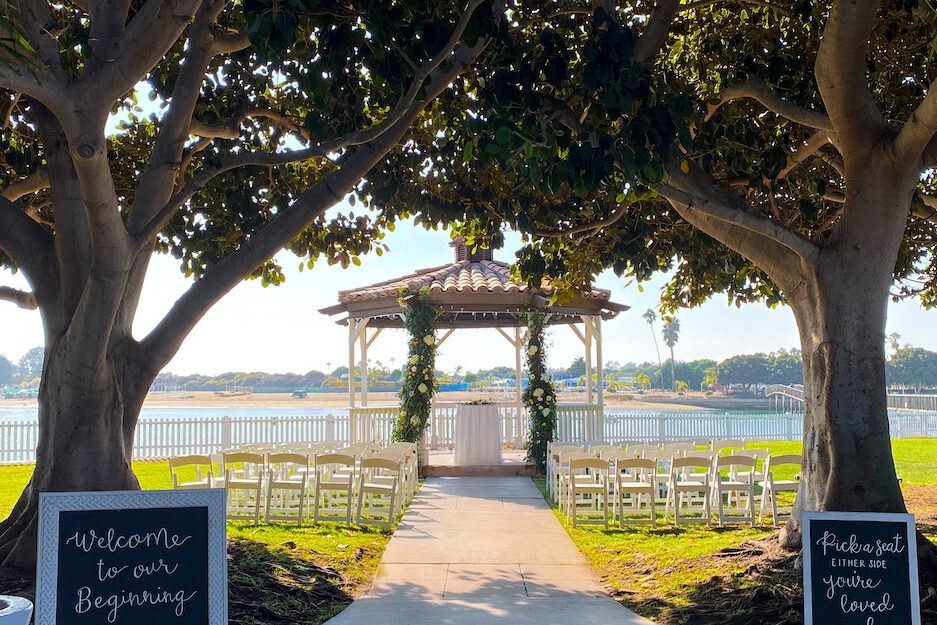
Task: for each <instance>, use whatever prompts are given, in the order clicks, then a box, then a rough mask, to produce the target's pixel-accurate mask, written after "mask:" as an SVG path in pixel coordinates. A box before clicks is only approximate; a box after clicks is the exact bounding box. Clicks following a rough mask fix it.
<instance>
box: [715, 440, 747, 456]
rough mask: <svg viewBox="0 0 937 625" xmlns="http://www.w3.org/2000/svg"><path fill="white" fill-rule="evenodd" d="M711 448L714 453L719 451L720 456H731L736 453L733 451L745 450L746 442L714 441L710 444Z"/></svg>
mask: <svg viewBox="0 0 937 625" xmlns="http://www.w3.org/2000/svg"><path fill="white" fill-rule="evenodd" d="M709 448H710V449H711V450H712V451H718V452H719V453H720V454H723V455H729V456H731V455H732V454H734V453H735V451H733V450H739V451H740V450H742V449H745V441H743V440H738V439H727V440H714V441H713V442H712V443H710V445H709Z"/></svg>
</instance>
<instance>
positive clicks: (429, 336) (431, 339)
mask: <svg viewBox="0 0 937 625" xmlns="http://www.w3.org/2000/svg"><path fill="white" fill-rule="evenodd" d="M423 342H424V343H426V344H427V345H432V344H433V343H435V342H436V337H434V336H433V335H432V334H427V335H426V336H424V337H423Z"/></svg>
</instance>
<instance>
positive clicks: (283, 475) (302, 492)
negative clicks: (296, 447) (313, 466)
mask: <svg viewBox="0 0 937 625" xmlns="http://www.w3.org/2000/svg"><path fill="white" fill-rule="evenodd" d="M308 488H309V456H307V455H306V454H297V453H289V452H282V453H272V454H268V455H267V513H266V514H265V515H264V520H266V521H267V522H270V521H271V520H275V521H288V520H295V521H296V524H297V525H302V524H303V519H304V513H305V509H304V505H305V503H306V498H307V496H306V495H307V491H308Z"/></svg>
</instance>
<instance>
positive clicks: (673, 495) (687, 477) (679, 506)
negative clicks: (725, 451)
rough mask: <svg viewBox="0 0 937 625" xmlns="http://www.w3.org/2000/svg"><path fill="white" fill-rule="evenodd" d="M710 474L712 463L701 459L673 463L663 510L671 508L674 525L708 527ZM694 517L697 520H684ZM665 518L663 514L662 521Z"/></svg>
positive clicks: (709, 520)
mask: <svg viewBox="0 0 937 625" xmlns="http://www.w3.org/2000/svg"><path fill="white" fill-rule="evenodd" d="M701 469H702V470H701ZM711 471H712V463H711V461H710V459H709V458H707V457H705V456H684V457H682V458H674V459H673V461H672V462H671V464H670V482H669V486H668V487H667V507H668V508H670V507H672V508H673V522H674V525H680V524H681V523H706V524H707V525H709V526H712V513H711V512H712V509H711V508H710V500H711V497H710V488H711V477H710V474H711ZM684 505H685V506H686V507H684ZM694 513H695V514H698V515H699V516H687V515H691V514H694ZM666 515H667V511H666V510H665V512H664V516H665V518H666Z"/></svg>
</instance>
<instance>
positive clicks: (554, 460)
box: [547, 445, 584, 502]
mask: <svg viewBox="0 0 937 625" xmlns="http://www.w3.org/2000/svg"><path fill="white" fill-rule="evenodd" d="M570 453H584V452H583V449H582V445H555V446H554V447H553V448H552V449H551V451H550V453H548V454H547V475H548V476H550V481H549V482H548V484H547V490H548V491H549V493H550V497H552V498H553V501H556V502H559V499H558V496H559V487H560V483H561V482H562V481H563V475H564V474H565V470H566V467H564V466H563V464H562V462H560V458H561V457H562V456H563V455H564V454H570Z"/></svg>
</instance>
